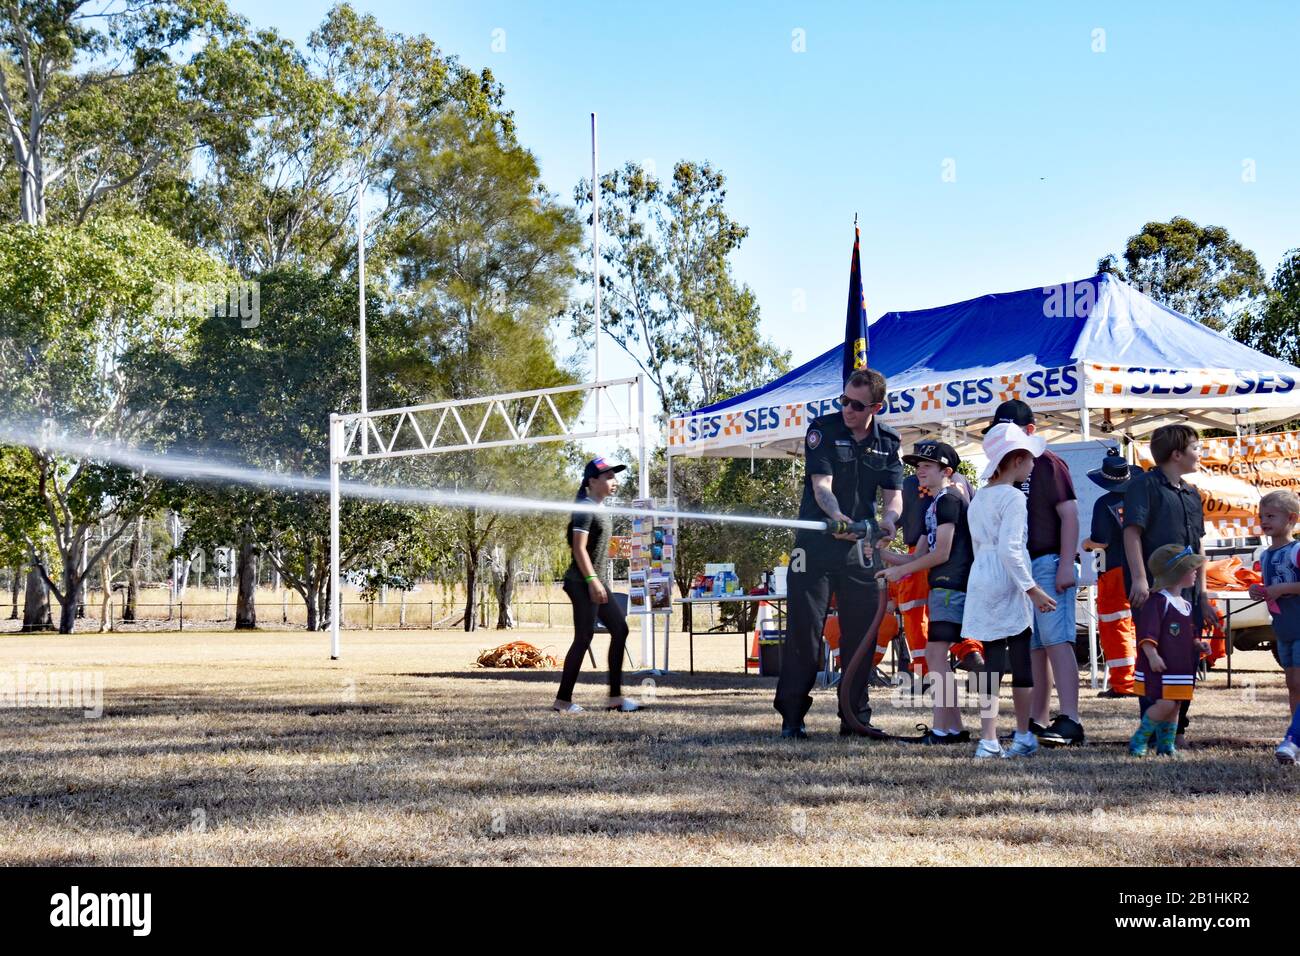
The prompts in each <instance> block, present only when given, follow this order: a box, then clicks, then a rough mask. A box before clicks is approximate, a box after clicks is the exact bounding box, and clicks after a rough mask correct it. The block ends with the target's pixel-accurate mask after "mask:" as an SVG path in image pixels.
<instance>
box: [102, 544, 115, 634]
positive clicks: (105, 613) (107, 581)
mask: <svg viewBox="0 0 1300 956" xmlns="http://www.w3.org/2000/svg"><path fill="white" fill-rule="evenodd" d="M111 563H112V562H111V560H110V558H109V556H108V555H107V554H105V555H104V557H103V558H101V559H100V561H99V580H100V582H101V583H100V589H101V590H102V592H103V599H102V600H101V601H100V607H99V633H100V634H103V633H104V632H106V631H111V630H112V629H113V628H112V625H111V624H110V623H109V620H110V608H112V606H113V570H112V568H111V567H110V565H111Z"/></svg>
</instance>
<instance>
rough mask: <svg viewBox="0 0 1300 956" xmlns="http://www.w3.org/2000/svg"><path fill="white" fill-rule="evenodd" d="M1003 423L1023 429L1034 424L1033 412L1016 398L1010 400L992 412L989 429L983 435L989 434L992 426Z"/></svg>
mask: <svg viewBox="0 0 1300 956" xmlns="http://www.w3.org/2000/svg"><path fill="white" fill-rule="evenodd" d="M1003 422H1010V423H1011V424H1013V425H1018V426H1019V427H1021V428H1024V427H1025V426H1026V425H1032V424H1033V423H1034V410H1033V409H1032V408H1030V407H1029V406H1028V405H1026V404H1025V403H1024V402H1022V401H1021V400H1020V399H1018V398H1010V399H1007V400H1006V401H1005V402H1003V403H1002V404H1001V405H999V406H998V407H997V410H996V411H994V412H993V421H992V422H991V423H990V424H989V427H988V428H986V429H984V434H986V435H987V434H988V433H989V429H991V428H992V427H993V426H994V425H1000V424H1002V423H1003Z"/></svg>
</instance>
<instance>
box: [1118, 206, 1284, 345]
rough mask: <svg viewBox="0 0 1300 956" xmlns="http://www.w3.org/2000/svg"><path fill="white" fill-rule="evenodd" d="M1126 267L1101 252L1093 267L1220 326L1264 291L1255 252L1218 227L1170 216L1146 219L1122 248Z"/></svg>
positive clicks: (1177, 309) (1245, 309)
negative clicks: (1146, 221)
mask: <svg viewBox="0 0 1300 956" xmlns="http://www.w3.org/2000/svg"><path fill="white" fill-rule="evenodd" d="M1124 262H1125V264H1126V265H1127V268H1126V269H1122V270H1121V269H1118V268H1117V264H1116V261H1115V258H1114V257H1113V256H1107V257H1106V258H1104V259H1102V260H1101V261H1100V262H1099V263H1098V265H1097V268H1098V271H1101V272H1112V273H1116V274H1118V275H1119V276H1120V278H1122V279H1123V280H1124V281H1125V282H1128V283H1130V284H1131V285H1135V286H1137V287H1139V288H1140V289H1142V291H1144V292H1145V293H1147V294H1148V295H1150V296H1151V297H1152V298H1153V299H1155V300H1156V301H1157V302H1160V303H1162V304H1164V305H1167V306H1169V308H1171V309H1174V310H1176V311H1178V312H1181V313H1183V314H1184V315H1188V316H1191V317H1192V318H1194V319H1196V320H1198V321H1200V322H1203V323H1204V324H1205V325H1208V326H1209V327H1210V328H1213V329H1222V328H1224V327H1226V326H1228V325H1231V324H1232V322H1233V321H1234V320H1235V319H1236V318H1237V317H1238V316H1240V315H1243V314H1245V313H1246V312H1248V311H1249V310H1250V308H1251V307H1252V305H1253V304H1254V303H1255V302H1256V301H1257V300H1258V298H1259V297H1260V296H1262V295H1263V294H1264V293H1265V292H1266V291H1267V282H1266V281H1265V278H1264V271H1263V269H1261V268H1260V265H1259V261H1258V260H1257V259H1256V258H1255V254H1254V253H1253V252H1251V251H1250V250H1249V249H1247V248H1245V247H1244V246H1242V245H1241V243H1239V242H1237V241H1236V240H1235V239H1233V238H1232V237H1231V236H1229V235H1228V230H1226V229H1224V228H1223V227H1222V226H1198V225H1197V224H1196V223H1194V222H1192V221H1191V220H1190V219H1186V218H1184V217H1182V216H1175V217H1174V218H1173V219H1171V220H1169V221H1168V222H1148V223H1147V224H1146V225H1145V226H1143V227H1142V231H1141V232H1139V233H1138V234H1137V235H1135V236H1131V237H1130V238H1129V240H1128V244H1127V245H1126V246H1125V248H1124Z"/></svg>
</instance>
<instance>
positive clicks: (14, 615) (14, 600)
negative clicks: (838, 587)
mask: <svg viewBox="0 0 1300 956" xmlns="http://www.w3.org/2000/svg"><path fill="white" fill-rule="evenodd" d="M22 575H23V569H22V565H14V567H13V568H12V569H11V570H10V577H9V620H11V621H16V620H18V579H19V578H21V577H22Z"/></svg>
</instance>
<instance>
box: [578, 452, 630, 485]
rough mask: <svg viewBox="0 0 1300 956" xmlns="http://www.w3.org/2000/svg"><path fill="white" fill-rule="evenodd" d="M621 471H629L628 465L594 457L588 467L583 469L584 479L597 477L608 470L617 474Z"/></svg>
mask: <svg viewBox="0 0 1300 956" xmlns="http://www.w3.org/2000/svg"><path fill="white" fill-rule="evenodd" d="M620 471H627V465H619V464H616V463H615V462H612V461H606V460H605V459H604V458H593V459H591V461H589V462H587V467H586V468H584V469H582V479H583V481H586V480H587V479H588V478H595V477H596V476H598V475H603V474H605V473H607V472H608V473H610V474H615V475H616V474H618V473H619V472H620Z"/></svg>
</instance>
